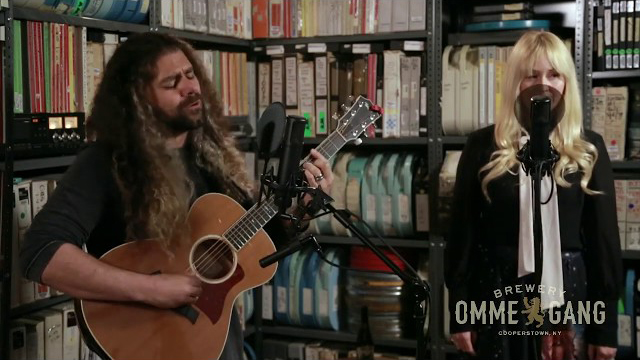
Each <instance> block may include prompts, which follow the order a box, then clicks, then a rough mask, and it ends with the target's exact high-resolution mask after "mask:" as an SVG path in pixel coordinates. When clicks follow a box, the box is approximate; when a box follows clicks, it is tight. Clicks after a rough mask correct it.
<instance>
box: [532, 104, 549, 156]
mask: <svg viewBox="0 0 640 360" xmlns="http://www.w3.org/2000/svg"><path fill="white" fill-rule="evenodd" d="M553 127H554V124H553V121H552V120H551V99H550V98H549V97H548V96H546V95H535V96H533V97H532V98H531V138H530V141H531V142H530V149H529V151H530V155H531V158H532V159H533V160H534V161H547V160H551V159H552V158H553V154H552V151H551V140H549V135H550V134H551V131H552V130H553Z"/></svg>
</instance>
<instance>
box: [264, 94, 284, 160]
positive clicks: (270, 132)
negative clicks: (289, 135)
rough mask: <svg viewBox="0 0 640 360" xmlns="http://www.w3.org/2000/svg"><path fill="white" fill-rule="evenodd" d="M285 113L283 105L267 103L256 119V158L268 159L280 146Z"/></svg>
mask: <svg viewBox="0 0 640 360" xmlns="http://www.w3.org/2000/svg"><path fill="white" fill-rule="evenodd" d="M286 118H287V115H286V112H285V108H284V105H282V103H279V102H274V103H273V104H271V105H269V106H268V107H267V108H266V109H265V110H264V112H263V113H262V115H261V116H260V119H259V120H258V124H257V126H256V127H257V129H256V133H257V135H258V136H257V141H258V158H259V159H264V160H265V161H268V160H269V158H271V157H272V156H274V154H275V153H276V152H277V151H278V149H279V148H280V144H281V143H282V138H283V136H284V126H285V121H286Z"/></svg>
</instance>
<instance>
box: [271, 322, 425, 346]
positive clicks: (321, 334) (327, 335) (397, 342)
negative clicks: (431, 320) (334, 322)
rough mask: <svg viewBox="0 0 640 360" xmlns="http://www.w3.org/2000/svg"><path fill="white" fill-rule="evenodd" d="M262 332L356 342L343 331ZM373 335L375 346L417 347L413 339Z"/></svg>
mask: <svg viewBox="0 0 640 360" xmlns="http://www.w3.org/2000/svg"><path fill="white" fill-rule="evenodd" d="M262 332H263V333H265V334H269V335H280V336H289V337H297V338H312V339H318V340H327V341H339V342H348V343H355V342H356V334H353V333H350V332H344V331H331V330H319V329H308V328H302V327H294V326H272V325H263V326H262ZM373 335H374V336H373V338H374V340H373V341H374V344H375V345H377V346H387V347H395V348H406V349H415V347H416V345H417V342H416V340H413V339H384V338H381V339H376V337H375V334H373Z"/></svg>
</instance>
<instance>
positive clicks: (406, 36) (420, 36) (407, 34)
mask: <svg viewBox="0 0 640 360" xmlns="http://www.w3.org/2000/svg"><path fill="white" fill-rule="evenodd" d="M428 36H429V31H427V30H425V31H402V32H390V33H380V34H358V35H336V36H313V37H299V38H282V39H258V40H254V41H253V45H254V46H268V45H296V44H310V43H325V44H326V43H337V44H344V43H360V42H364V43H368V42H380V41H389V40H414V39H415V40H425V39H426V38H427V37H428Z"/></svg>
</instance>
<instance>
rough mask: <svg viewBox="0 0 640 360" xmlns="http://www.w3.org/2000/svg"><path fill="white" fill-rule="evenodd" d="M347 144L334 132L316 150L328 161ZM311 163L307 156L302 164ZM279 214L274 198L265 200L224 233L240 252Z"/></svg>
mask: <svg viewBox="0 0 640 360" xmlns="http://www.w3.org/2000/svg"><path fill="white" fill-rule="evenodd" d="M346 143H347V140H346V139H345V138H344V137H343V136H342V135H341V134H340V133H339V132H337V131H334V132H333V133H331V135H329V136H327V138H326V139H324V140H323V141H322V142H321V143H320V145H318V147H316V150H317V151H318V152H319V153H320V154H322V156H324V157H325V158H326V159H330V158H332V157H333V156H335V154H336V153H338V151H340V149H342V147H343V146H344V145H345V144H346ZM309 161H311V156H310V155H307V156H306V157H305V158H304V159H303V160H302V161H301V163H300V164H301V165H302V164H304V163H305V162H309ZM277 214H278V206H277V205H276V203H275V199H274V197H273V196H272V197H270V198H268V199H264V200H263V201H262V202H260V203H259V204H256V205H254V206H253V207H251V209H249V210H248V211H247V212H246V213H245V214H244V215H243V216H242V217H241V218H240V219H238V221H237V222H236V223H235V224H233V225H232V226H231V227H230V228H229V229H228V230H227V231H226V232H225V233H224V237H225V238H226V239H227V240H228V241H229V242H230V243H231V244H232V245H233V246H234V247H235V248H236V250H240V249H241V248H242V247H243V246H244V245H246V244H247V243H248V242H249V241H250V240H251V238H253V236H254V235H255V234H256V233H257V232H258V230H260V229H262V227H263V226H265V225H266V224H267V223H268V222H269V220H271V219H272V218H273V217H274V216H276V215H277Z"/></svg>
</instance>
